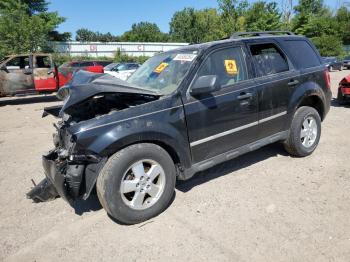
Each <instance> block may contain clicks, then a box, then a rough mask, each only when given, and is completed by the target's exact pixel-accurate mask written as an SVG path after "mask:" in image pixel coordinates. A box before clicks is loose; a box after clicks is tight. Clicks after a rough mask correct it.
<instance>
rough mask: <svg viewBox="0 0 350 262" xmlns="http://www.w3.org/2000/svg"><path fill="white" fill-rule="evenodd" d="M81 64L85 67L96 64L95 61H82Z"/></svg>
mask: <svg viewBox="0 0 350 262" xmlns="http://www.w3.org/2000/svg"><path fill="white" fill-rule="evenodd" d="M80 66H81V67H85V66H94V63H93V62H81V63H80Z"/></svg>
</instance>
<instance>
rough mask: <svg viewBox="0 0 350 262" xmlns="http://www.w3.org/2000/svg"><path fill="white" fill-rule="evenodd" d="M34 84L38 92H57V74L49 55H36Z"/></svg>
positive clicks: (34, 58)
mask: <svg viewBox="0 0 350 262" xmlns="http://www.w3.org/2000/svg"><path fill="white" fill-rule="evenodd" d="M33 64H34V84H35V90H36V91H56V90H57V86H58V81H57V76H56V75H57V73H56V70H55V67H54V64H53V62H52V59H51V56H49V55H35V56H34V57H33Z"/></svg>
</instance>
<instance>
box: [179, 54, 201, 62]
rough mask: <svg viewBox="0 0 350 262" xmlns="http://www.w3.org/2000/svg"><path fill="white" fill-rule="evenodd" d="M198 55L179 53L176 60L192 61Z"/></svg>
mask: <svg viewBox="0 0 350 262" xmlns="http://www.w3.org/2000/svg"><path fill="white" fill-rule="evenodd" d="M196 56H197V55H195V54H177V55H176V56H175V57H174V60H175V61H186V62H192V61H193V59H195V58H196Z"/></svg>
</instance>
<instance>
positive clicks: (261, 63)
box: [248, 40, 300, 139]
mask: <svg viewBox="0 0 350 262" xmlns="http://www.w3.org/2000/svg"><path fill="white" fill-rule="evenodd" d="M248 49H249V51H250V55H251V57H252V61H253V63H254V69H255V70H254V71H255V83H256V86H257V92H258V97H259V132H258V138H259V139H261V138H265V137H268V136H270V135H273V134H276V133H278V132H281V131H284V130H286V129H287V126H286V123H287V121H286V120H287V117H288V116H287V109H288V104H289V99H290V97H291V94H292V92H293V89H294V88H296V87H297V86H298V85H299V76H300V73H299V71H298V70H295V69H294V67H293V65H292V63H291V62H290V61H289V59H288V58H287V56H286V54H285V53H284V52H283V51H282V49H281V48H280V47H279V45H278V44H277V42H275V41H273V40H271V41H265V42H261V41H259V42H258V43H256V42H248Z"/></svg>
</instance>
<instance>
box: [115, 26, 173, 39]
mask: <svg viewBox="0 0 350 262" xmlns="http://www.w3.org/2000/svg"><path fill="white" fill-rule="evenodd" d="M121 40H122V41H130V42H166V41H167V40H168V35H167V34H165V33H163V32H161V31H160V29H159V27H158V26H157V25H156V24H154V23H149V22H140V23H137V24H133V25H132V27H131V30H130V31H127V32H125V33H124V34H123V35H122V36H121Z"/></svg>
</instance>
